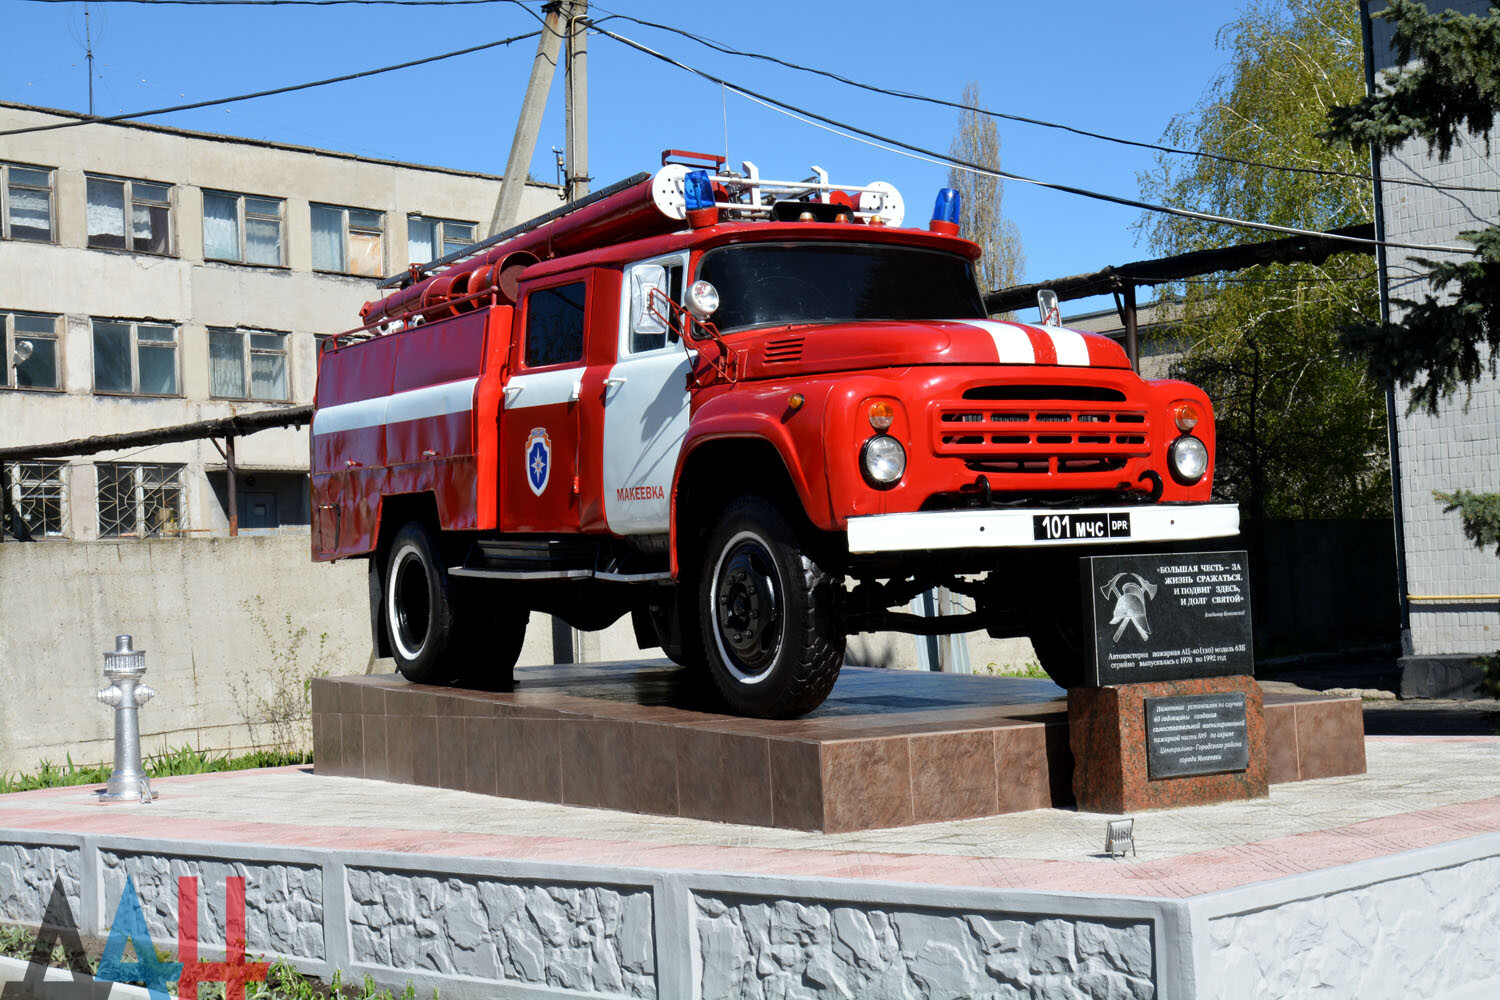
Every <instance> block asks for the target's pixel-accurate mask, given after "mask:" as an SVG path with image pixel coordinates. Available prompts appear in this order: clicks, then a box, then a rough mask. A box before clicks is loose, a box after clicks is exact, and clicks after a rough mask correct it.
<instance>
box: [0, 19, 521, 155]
mask: <svg viewBox="0 0 1500 1000" xmlns="http://www.w3.org/2000/svg"><path fill="white" fill-rule="evenodd" d="M40 2H52V0H40ZM91 2H92V0H91ZM215 2H221V0H215ZM267 2H269V0H267ZM540 34H541V32H540V31H532V32H528V33H527V34H524V35H514V36H512V37H510V38H502V39H500V40H499V41H495V42H485V43H484V44H482V45H471V46H469V47H468V48H466V49H457V50H455V51H453V52H444V53H443V54H441V55H436V56H426V57H424V58H422V59H413V60H411V61H410V62H404V63H397V64H395V65H394V66H382V67H380V68H379V69H366V70H360V71H359V72H357V73H345V74H344V75H343V76H334V77H329V78H328V79H326V80H314V81H312V82H311V83H294V84H292V85H291V86H289V87H277V88H275V89H273V90H259V91H256V92H255V93H253V94H237V95H235V96H234V97H216V98H213V99H212V100H207V101H194V102H193V103H191V104H177V105H174V106H172V107H170V108H156V109H154V110H151V111H131V112H125V113H122V114H118V115H89V116H86V117H81V118H75V119H72V120H70V121H65V122H54V123H52V124H51V125H28V126H27V127H25V128H13V129H6V130H5V131H0V136H7V135H23V134H25V133H28V132H50V131H52V130H54V129H60V128H76V127H77V126H79V125H95V124H100V123H108V122H119V121H126V120H129V119H135V118H151V117H153V116H155V115H166V114H171V113H172V112H174V111H192V110H193V109H195V108H211V107H214V106H216V105H220V104H234V103H236V102H238V101H251V100H254V99H256V98H258V97H272V96H275V95H276V94H290V93H293V92H294V91H298V90H310V89H312V88H313V87H326V86H328V85H329V84H331V83H345V82H347V81H349V80H359V79H362V78H364V77H367V76H378V75H380V74H381V73H394V72H395V71H396V70H398V69H411V68H412V67H413V66H424V65H426V64H428V63H435V62H441V61H442V60H444V59H453V58H456V57H458V56H466V55H469V54H470V53H473V52H483V51H484V50H486V49H493V48H498V47H501V46H505V45H513V44H515V43H516V42H520V41H524V40H525V39H528V38H535V37H536V36H538V35H540Z"/></svg>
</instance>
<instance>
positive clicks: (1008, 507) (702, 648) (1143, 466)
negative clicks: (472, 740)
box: [311, 151, 1238, 717]
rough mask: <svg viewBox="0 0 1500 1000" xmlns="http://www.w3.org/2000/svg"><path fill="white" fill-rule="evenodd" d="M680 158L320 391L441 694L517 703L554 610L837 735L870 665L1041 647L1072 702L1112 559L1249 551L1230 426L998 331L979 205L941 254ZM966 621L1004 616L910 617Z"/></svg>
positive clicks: (877, 226) (350, 491) (339, 505)
mask: <svg viewBox="0 0 1500 1000" xmlns="http://www.w3.org/2000/svg"><path fill="white" fill-rule="evenodd" d="M673 152H674V153H675V151H673ZM663 159H664V166H663V167H662V169H661V170H659V171H657V172H656V173H655V174H641V175H637V176H636V177H633V178H630V179H629V180H627V181H623V182H621V183H620V184H617V185H614V186H612V187H611V188H607V189H605V190H603V191H601V192H598V193H597V194H595V195H593V196H590V197H589V198H588V199H586V200H584V201H583V202H578V203H573V204H572V205H569V206H566V207H565V208H563V209H559V210H558V211H557V212H555V213H553V214H552V215H551V216H546V217H543V218H542V219H539V220H533V222H531V223H528V224H525V225H523V226H520V227H517V228H516V229H514V230H511V231H508V232H506V233H501V234H498V235H497V236H495V237H493V238H491V239H489V240H486V241H484V242H483V243H480V244H476V245H475V246H474V247H470V248H467V249H466V250H464V251H461V252H459V253H457V254H454V255H450V256H449V257H447V258H444V259H442V260H439V261H436V262H433V263H431V264H428V265H423V266H415V265H414V266H413V268H412V269H411V271H410V272H409V273H408V274H406V275H403V276H400V277H399V278H398V279H390V280H389V281H388V282H387V284H388V286H389V287H391V288H392V289H394V290H393V291H392V292H391V293H390V294H388V295H387V296H386V297H385V298H383V299H381V300H378V301H375V302H371V303H367V304H366V306H365V309H364V310H363V313H362V318H363V320H364V323H363V324H362V325H361V326H360V327H359V328H357V329H355V330H352V331H349V332H347V333H344V334H341V335H339V336H337V337H335V338H333V339H332V340H331V342H330V344H329V345H328V346H327V347H326V348H325V350H324V352H323V353H322V355H321V356H320V364H319V373H318V387H317V397H316V411H315V415H314V419H313V426H312V460H311V466H312V475H311V479H312V493H313V507H314V513H315V516H314V525H313V536H312V547H313V557H314V558H315V559H320V560H328V559H341V558H350V557H357V558H364V559H368V560H369V579H370V607H371V623H372V627H373V630H374V638H375V642H376V646H377V650H378V651H379V652H380V653H381V654H382V655H391V656H394V657H395V659H396V662H397V666H398V668H399V669H400V670H401V672H402V673H403V674H404V675H405V676H407V677H408V678H410V679H411V680H413V681H420V682H427V683H448V682H458V683H462V684H466V685H471V686H479V687H503V686H506V685H508V684H509V683H510V680H511V668H512V667H513V666H514V663H515V661H516V658H517V656H518V654H519V651H520V648H521V643H522V640H523V638H524V634H525V628H526V624H527V620H528V617H529V615H530V612H531V611H543V612H547V613H549V614H552V615H554V616H557V617H560V618H561V619H562V620H564V621H566V622H568V623H569V624H570V625H572V626H574V627H575V628H580V629H586V630H587V629H600V628H604V627H607V626H608V625H610V624H612V623H613V622H615V621H616V620H618V619H619V618H620V617H621V616H623V615H626V614H629V615H631V616H632V618H633V622H634V626H635V632H636V636H637V639H638V641H639V642H640V643H641V645H643V646H660V647H662V648H663V649H664V650H665V652H666V653H667V655H668V656H670V657H671V658H672V659H673V660H675V661H677V662H678V663H681V664H684V665H686V666H690V667H695V668H706V669H708V670H709V672H710V673H711V674H712V676H713V678H714V680H715V683H716V686H717V688H718V690H719V691H720V692H721V693H722V695H723V697H724V699H725V700H726V702H727V703H728V705H729V706H730V707H731V708H732V709H733V710H735V711H737V712H741V713H744V714H750V715H758V716H767V717H786V716H794V715H799V714H803V713H805V712H807V711H810V710H812V709H813V708H815V707H816V706H817V705H819V704H820V703H821V702H822V701H823V699H824V698H825V697H826V696H827V694H828V692H829V690H830V689H831V688H832V686H833V683H834V681H835V679H836V678H837V676H838V672H839V669H840V666H841V665H842V662H843V657H844V645H845V638H846V636H847V635H849V634H852V633H855V632H859V631H876V630H882V629H897V630H905V631H914V632H922V633H929V634H930V633H935V632H939V631H941V632H968V631H973V630H976V629H985V630H988V631H989V632H990V633H991V634H993V635H1029V636H1030V637H1031V639H1032V642H1033V645H1034V646H1035V648H1036V650H1037V653H1038V656H1039V658H1040V659H1041V662H1042V665H1043V667H1044V668H1045V669H1046V670H1047V671H1048V672H1049V673H1050V674H1051V675H1052V677H1053V678H1054V679H1056V680H1057V681H1058V682H1059V683H1061V684H1063V685H1064V686H1067V685H1070V684H1074V683H1077V682H1078V681H1079V680H1080V679H1081V674H1082V669H1083V658H1084V653H1085V648H1086V647H1085V643H1086V642H1087V641H1089V639H1088V631H1089V629H1090V628H1091V626H1086V625H1085V623H1084V621H1083V607H1084V606H1083V605H1082V603H1081V600H1080V587H1079V582H1078V581H1079V573H1078V558H1079V556H1080V555H1081V554H1083V553H1085V552H1105V551H1115V550H1118V549H1119V548H1120V547H1122V546H1139V545H1142V544H1151V545H1157V546H1159V547H1160V546H1173V545H1178V544H1182V543H1188V542H1191V541H1192V540H1196V539H1204V538H1212V537H1217V536H1223V535H1232V534H1235V533H1236V532H1237V531H1238V512H1237V509H1236V508H1235V507H1234V506H1233V505H1228V504H1216V503H1212V502H1210V491H1211V483H1212V473H1213V468H1212V467H1213V424H1212V411H1211V408H1210V405H1209V402H1208V400H1207V398H1206V397H1205V396H1204V394H1203V393H1202V392H1201V391H1200V390H1198V389H1197V388H1196V387H1194V386H1191V385H1188V384H1186V383H1183V382H1177V381H1154V382H1147V381H1143V380H1142V379H1141V378H1140V377H1138V376H1137V374H1136V373H1135V372H1134V371H1133V370H1132V369H1131V366H1130V363H1129V361H1128V360H1127V358H1126V356H1125V354H1124V352H1123V351H1122V350H1121V349H1120V348H1119V347H1118V346H1117V345H1116V344H1115V343H1113V342H1112V341H1110V340H1109V339H1107V338H1104V337H1101V336H1096V335H1094V334H1089V333H1080V332H1076V331H1071V330H1066V329H1063V328H1061V327H1058V326H1055V325H1046V324H1043V325H1031V324H1023V323H1014V322H1000V321H995V320H992V319H990V318H989V317H988V316H987V315H986V312H985V308H984V304H983V300H982V297H981V295H980V290H979V288H978V285H977V283H976V281H975V276H974V261H975V260H976V259H977V257H978V255H979V248H978V247H977V246H976V245H975V244H973V243H971V242H969V241H967V240H964V239H962V238H960V237H959V236H958V235H957V225H956V207H957V206H956V193H955V192H944V194H942V195H940V196H939V199H938V209H937V211H936V216H935V218H934V220H933V222H932V223H931V224H930V225H929V226H928V227H927V228H926V229H909V228H901V223H902V215H903V213H904V206H903V204H902V201H901V199H900V196H899V194H898V193H897V192H896V191H895V190H894V189H893V188H891V187H890V186H889V185H885V184H881V183H878V182H877V183H874V184H869V185H863V186H858V187H850V186H848V185H833V184H830V183H828V181H827V178H826V176H825V175H823V174H822V173H821V172H817V173H816V175H815V177H814V178H812V179H811V180H808V181H794V182H779V181H771V180H765V179H763V178H761V177H760V176H759V172H758V170H757V169H756V167H755V166H754V165H753V164H749V163H747V164H745V165H744V167H743V169H742V170H741V171H738V172H731V171H726V170H725V169H724V167H723V161H722V160H721V159H720V158H717V157H709V158H701V157H694V156H693V155H691V154H689V155H678V156H677V157H676V159H675V160H674V161H673V162H667V161H668V160H669V157H668V156H664V158H663ZM683 159H688V160H691V161H693V162H687V163H684V162H682V160H683ZM935 586H947V587H948V588H950V589H951V590H952V591H954V592H956V593H959V594H962V595H964V596H965V597H966V598H968V599H969V601H970V602H971V603H972V604H973V606H974V610H973V612H972V613H969V614H966V615H960V616H950V617H941V618H918V617H916V616H913V615H910V614H906V613H904V612H903V611H901V610H897V609H901V608H904V607H905V606H906V605H907V604H908V603H909V602H910V601H911V599H912V598H913V597H914V596H916V595H917V594H920V593H922V592H923V591H926V590H928V589H930V588H932V587H935Z"/></svg>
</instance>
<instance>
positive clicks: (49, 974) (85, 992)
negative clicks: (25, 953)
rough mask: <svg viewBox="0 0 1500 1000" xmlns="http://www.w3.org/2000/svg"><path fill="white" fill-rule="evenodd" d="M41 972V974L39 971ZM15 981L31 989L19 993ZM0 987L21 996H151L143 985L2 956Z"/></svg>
mask: <svg viewBox="0 0 1500 1000" xmlns="http://www.w3.org/2000/svg"><path fill="white" fill-rule="evenodd" d="M38 972H40V973H41V975H40V976H39V975H38V974H37V973H38ZM12 983H23V984H25V985H26V986H29V987H30V988H31V992H30V993H17V992H14V991H13V989H12V988H11V984H12ZM0 986H4V987H5V989H4V990H0V992H3V993H4V994H5V995H6V996H7V997H10V996H15V997H18V998H20V1000H151V992H150V991H149V990H146V989H144V988H142V987H140V986H127V985H125V984H123V983H104V982H100V981H99V980H97V979H95V978H94V977H93V976H85V975H83V974H82V973H79V972H72V971H69V970H68V969H54V968H51V967H47V968H44V969H39V968H38V967H36V966H33V965H32V964H31V963H30V962H26V961H22V960H21V959H19V958H6V957H4V956H0Z"/></svg>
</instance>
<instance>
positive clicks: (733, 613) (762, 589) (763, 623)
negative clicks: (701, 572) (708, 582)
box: [714, 541, 783, 680]
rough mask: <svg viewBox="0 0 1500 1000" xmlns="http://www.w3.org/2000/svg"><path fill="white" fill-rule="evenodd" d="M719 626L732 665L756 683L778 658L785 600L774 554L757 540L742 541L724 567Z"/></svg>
mask: <svg viewBox="0 0 1500 1000" xmlns="http://www.w3.org/2000/svg"><path fill="white" fill-rule="evenodd" d="M716 584H717V585H716V587H715V594H716V599H715V602H714V604H715V606H714V617H715V624H716V625H717V626H718V633H719V638H720V640H721V642H722V644H723V647H724V649H725V652H726V653H728V655H729V658H730V659H731V660H732V661H734V662H733V663H732V664H731V666H734V667H737V668H739V670H741V671H743V673H745V674H747V675H750V676H746V677H742V678H741V679H742V680H750V679H753V677H754V675H758V674H760V673H762V672H763V671H764V670H765V669H766V668H767V667H768V666H770V664H771V663H772V661H774V660H775V658H776V653H777V650H778V648H779V646H780V640H781V618H782V614H783V608H782V598H781V593H780V590H779V585H778V581H777V579H776V569H775V566H774V565H773V563H772V561H771V554H770V553H769V552H767V551H766V550H765V548H764V546H762V545H761V544H759V542H758V541H742V542H740V543H739V544H738V545H736V546H735V547H734V548H733V549H732V550H731V551H730V553H729V555H728V557H727V558H725V559H724V560H723V561H722V562H721V563H720V564H719V578H718V580H717V581H716Z"/></svg>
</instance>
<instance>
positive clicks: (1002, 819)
mask: <svg viewBox="0 0 1500 1000" xmlns="http://www.w3.org/2000/svg"><path fill="white" fill-rule="evenodd" d="M1366 749H1367V754H1368V761H1369V772H1368V773H1367V774H1363V775H1357V776H1353V777H1344V778H1328V779H1323V780H1320V781H1307V782H1300V783H1290V784H1281V785H1273V786H1271V794H1270V797H1269V798H1267V799H1263V800H1259V801H1254V802H1240V803H1231V804H1222V805H1214V806H1198V807H1194V808H1190V809H1170V810H1161V811H1156V812H1148V813H1142V814H1140V815H1138V816H1137V817H1136V824H1135V834H1136V842H1137V845H1138V847H1139V851H1140V854H1139V856H1138V857H1131V858H1126V859H1124V860H1111V859H1108V858H1105V857H1102V856H1101V853H1100V852H1101V850H1102V845H1103V839H1104V821H1105V819H1107V818H1108V817H1106V816H1103V815H1096V814H1089V813H1078V812H1075V811H1072V810H1063V809H1048V810H1036V811H1033V812H1025V813H1012V814H1010V815H1006V816H997V817H993V818H989V819H977V820H964V821H959V822H951V823H935V824H928V825H925V826H908V827H900V828H897V829H891V830H874V831H864V832H860V833H852V834H820V833H802V832H796V831H789V830H774V829H766V828H761V827H750V826H735V825H730V824H724V823H711V822H705V821H700V820H691V819H681V818H670V817H657V816H638V815H631V814H624V813H616V812H609V811H605V810H596V809H580V808H576V807H569V806H558V805H548V804H542V803H534V802H523V801H518V800H514V799H500V798H493V797H490V796H483V795H471V794H468V793H465V792H456V791H446V790H442V789H430V788H421V787H417V786H413V785H400V784H389V783H384V782H375V781H366V780H361V779H357V778H335V777H327V776H319V775H316V774H314V773H311V771H310V769H308V768H279V769H272V770H266V771H243V772H230V773H225V774H215V775H196V776H191V777H183V778H170V779H163V780H159V781H157V782H155V783H154V785H155V787H156V788H157V789H158V790H159V791H160V793H161V797H160V798H159V799H158V800H157V802H156V803H154V804H153V805H150V806H141V805H103V804H100V803H98V802H97V801H95V800H94V799H93V797H92V795H91V794H89V792H88V790H86V789H84V788H66V789H48V790H45V791H37V792H21V793H15V794H11V795H4V796H0V829H7V830H10V831H24V830H56V831H70V832H75V833H108V834H116V835H127V836H141V837H148V838H152V839H158V840H164V841H166V840H172V841H218V842H232V843H255V844H271V845H288V846H290V845H300V846H318V847H330V848H347V849H349V850H368V851H394V852H401V853H414V854H443V855H459V856H474V857H487V858H513V859H518V860H519V859H525V860H533V861H542V860H546V861H554V862H572V863H578V864H607V865H625V866H632V867H643V868H669V869H690V870H703V871H731V872H747V873H763V874H768V875H814V876H820V877H830V878H850V879H872V880H882V881H900V882H916V883H922V884H930V885H955V886H981V887H995V888H1014V889H1036V890H1052V891H1077V892H1088V893H1093V894H1099V893H1118V894H1127V895H1143V896H1160V897H1185V896H1190V895H1196V894H1199V893H1204V892H1211V891H1215V890H1219V889H1227V888H1232V887H1234V886H1239V885H1245V884H1248V883H1252V882H1258V881H1264V880H1267V879H1272V878H1277V877H1280V876H1282V875H1288V874H1293V873H1297V872H1305V871H1313V870H1317V869H1321V868H1328V867H1332V866H1335V865H1339V864H1346V863H1352V862H1355V861H1360V860H1364V859H1367V858H1372V857H1378V856H1383V855H1387V854H1392V853H1396V852H1399V851H1404V850H1410V849H1413V848H1418V847H1425V846H1429V845H1433V844H1439V843H1445V842H1449V841H1454V840H1460V839H1463V838H1465V837H1469V836H1474V835H1477V834H1481V833H1490V832H1496V831H1500V737H1369V738H1368V740H1367V747H1366ZM13 838H14V834H11V835H5V836H3V837H0V839H13ZM181 850H182V851H183V852H185V853H191V847H190V846H186V845H185V846H183V847H182V848H181Z"/></svg>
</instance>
